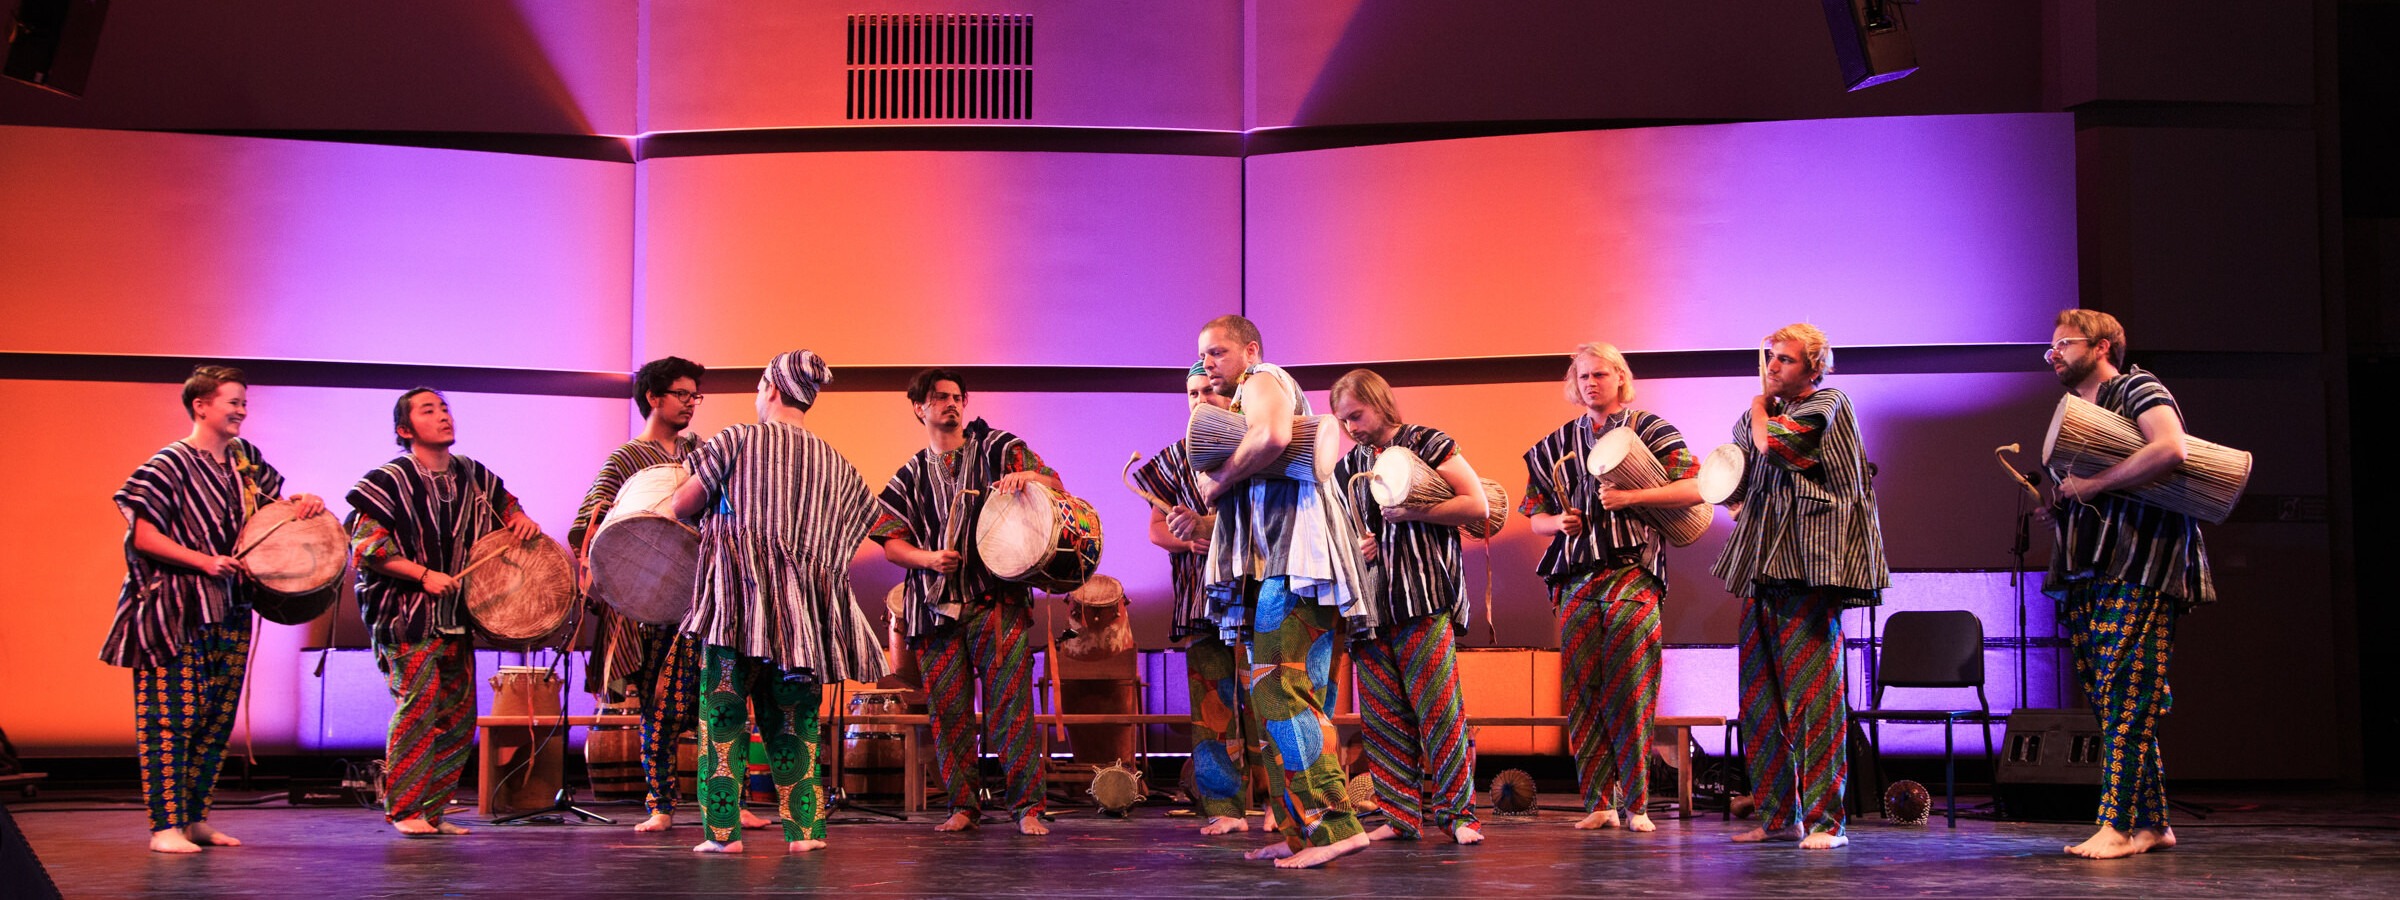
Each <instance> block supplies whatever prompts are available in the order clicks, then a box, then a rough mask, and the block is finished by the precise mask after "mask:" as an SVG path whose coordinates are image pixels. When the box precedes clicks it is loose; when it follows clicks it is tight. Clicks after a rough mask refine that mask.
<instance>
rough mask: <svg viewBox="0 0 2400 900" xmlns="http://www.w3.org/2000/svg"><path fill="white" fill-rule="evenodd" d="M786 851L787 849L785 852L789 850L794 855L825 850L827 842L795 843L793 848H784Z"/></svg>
mask: <svg viewBox="0 0 2400 900" xmlns="http://www.w3.org/2000/svg"><path fill="white" fill-rule="evenodd" d="M784 849H785V850H787V851H789V852H792V853H807V852H808V851H811V850H823V849H825V842H824V841H793V842H792V845H791V846H789V847H786V848H784Z"/></svg>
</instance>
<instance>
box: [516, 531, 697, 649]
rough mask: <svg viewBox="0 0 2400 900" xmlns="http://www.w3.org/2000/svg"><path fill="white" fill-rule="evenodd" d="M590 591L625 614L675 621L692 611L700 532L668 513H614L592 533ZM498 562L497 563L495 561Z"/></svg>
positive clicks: (650, 621)
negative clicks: (624, 514)
mask: <svg viewBox="0 0 2400 900" xmlns="http://www.w3.org/2000/svg"><path fill="white" fill-rule="evenodd" d="M589 556H590V559H591V564H592V593H594V594H597V595H599V597H600V599H602V600H605V601H607V602H608V605H610V606H612V607H615V608H616V610H617V611H618V612H620V613H624V614H625V617H626V618H629V619H632V620H634V621H636V622H640V623H642V624H644V625H673V624H676V623H678V622H681V621H683V617H684V614H685V613H689V612H691V611H692V595H693V592H694V590H695V589H696V588H697V587H698V585H699V583H700V533H699V532H697V531H693V530H692V528H691V526H689V525H685V524H683V523H682V522H678V521H676V520H674V519H670V518H667V517H665V516H657V515H651V514H649V513H636V514H634V515H631V516H627V517H625V518H621V519H620V518H618V517H617V516H616V515H615V514H614V513H611V514H610V515H609V518H608V523H607V524H605V525H602V526H601V527H600V533H598V534H595V535H592V545H591V550H590V553H589ZM495 565H497V563H495Z"/></svg>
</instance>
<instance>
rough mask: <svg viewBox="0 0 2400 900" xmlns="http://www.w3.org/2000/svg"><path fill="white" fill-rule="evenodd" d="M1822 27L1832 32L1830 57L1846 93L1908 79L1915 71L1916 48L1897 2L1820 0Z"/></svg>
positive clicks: (1888, 0)
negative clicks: (1839, 71)
mask: <svg viewBox="0 0 2400 900" xmlns="http://www.w3.org/2000/svg"><path fill="white" fill-rule="evenodd" d="M1821 2H1823V3H1824V4H1825V26H1826V27H1827V28H1829V29H1831V30H1832V31H1833V54H1834V56H1836V57H1838V58H1840V59H1841V62H1842V84H1843V85H1845V86H1847V87H1848V89H1849V90H1853V91H1855V90H1858V89H1859V88H1863V87H1873V86H1875V85H1878V84H1882V83H1884V82H1886V81H1894V80H1898V79H1901V78H1906V77H1908V75H1909V73H1911V72H1915V71H1916V70H1917V49H1916V45H1915V44H1913V43H1912V42H1910V41H1909V39H1908V20H1907V19H1904V18H1901V17H1900V3H1899V2H1898V0H1821Z"/></svg>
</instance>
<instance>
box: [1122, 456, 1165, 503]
mask: <svg viewBox="0 0 2400 900" xmlns="http://www.w3.org/2000/svg"><path fill="white" fill-rule="evenodd" d="M1141 461H1142V454H1141V451H1138V450H1137V451H1134V454H1133V458H1132V459H1128V460H1126V461H1125V471H1124V473H1123V478H1124V480H1125V489H1126V490H1129V491H1132V492H1134V494H1135V495H1136V496H1139V497H1141V498H1142V499H1144V500H1148V501H1150V507H1151V508H1152V509H1156V510H1158V512H1159V514H1160V515H1168V514H1171V513H1173V512H1174V510H1172V509H1170V508H1168V506H1167V502H1166V501H1164V500H1160V499H1158V498H1157V497H1155V496H1152V495H1151V493H1150V492H1149V491H1145V490H1142V489H1141V487H1140V486H1139V485H1136V484H1134V483H1133V464H1134V463H1138V462H1141Z"/></svg>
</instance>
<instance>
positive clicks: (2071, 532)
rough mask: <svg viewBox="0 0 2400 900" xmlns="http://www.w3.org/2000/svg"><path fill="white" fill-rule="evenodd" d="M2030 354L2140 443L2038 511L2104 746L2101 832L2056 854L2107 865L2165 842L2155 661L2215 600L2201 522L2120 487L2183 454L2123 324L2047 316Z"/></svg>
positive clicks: (2160, 683)
mask: <svg viewBox="0 0 2400 900" xmlns="http://www.w3.org/2000/svg"><path fill="white" fill-rule="evenodd" d="M2050 337H2051V340H2050V349H2049V351H2047V352H2046V353H2044V354H2043V357H2044V358H2045V359H2047V360H2048V361H2049V362H2050V367H2051V369H2052V370H2053V371H2055V372H2057V373H2058V381H2059V384H2061V385H2064V386H2065V387H2066V388H2067V390H2070V391H2073V392H2075V394H2076V395H2077V396H2079V397H2082V398H2083V399H2085V400H2087V401H2090V402H2092V403H2094V404H2097V405H2099V406H2100V407H2101V408H2103V409H2106V410H2108V411H2110V412H2113V413H2116V414H2118V415H2121V416H2124V417H2125V418H2128V419H2131V420H2133V423H2134V424H2135V425H2136V426H2138V427H2139V428H2140V429H2141V432H2142V448H2141V449H2140V450H2137V451H2135V452H2134V454H2133V455H2132V456H2129V457H2126V459H2125V461H2124V462H2120V463H2118V464H2116V465H2114V466H2110V467H2108V468H2107V469H2104V470H2102V471H2100V472H2099V473H2097V474H2094V475H2092V476H2091V477H2089V478H2079V477H2075V476H2065V477H2061V478H2059V479H2058V495H2059V497H2058V502H2057V504H2056V505H2055V506H2052V507H2051V508H2049V509H2046V510H2043V511H2042V513H2041V514H2042V517H2043V518H2045V519H2046V520H2048V521H2050V522H2051V523H2052V524H2054V525H2055V526H2056V528H2057V533H2058V540H2057V541H2056V542H2054V543H2053V544H2052V546H2051V552H2050V574H2049V577H2048V578H2046V579H2045V580H2044V581H2043V583H2042V591H2043V593H2047V594H2049V595H2050V596H2051V597H2053V598H2055V599H2057V600H2058V601H2059V620H2060V621H2061V622H2062V623H2064V624H2065V625H2066V626H2067V633H2068V637H2069V639H2070V640H2072V641H2073V643H2074V645H2075V673H2076V674H2077V675H2079V676H2081V677H2082V680H2083V691H2084V695H2085V697H2087V698H2088V699H2089V700H2090V701H2091V704H2092V712H2093V713H2094V714H2095V715H2096V716H2098V718H2099V720H2100V733H2101V734H2103V735H2105V736H2106V737H2107V740H2108V745H2107V748H2108V759H2107V764H2106V765H2103V766H2101V767H2100V811H2099V816H2098V821H2099V825H2100V830H2099V831H2098V832H2096V833H2094V834H2093V835H2092V836H2091V837H2090V838H2089V839H2087V840H2085V841H2084V842H2083V843H2080V844H2076V845H2074V846H2071V847H2068V848H2067V852H2068V853H2072V854H2075V855H2076V856H2083V857H2089V858H2092V859H2114V858H2117V857H2121V856H2131V855H2133V854H2136V853H2146V852H2149V851H2151V850H2158V849H2165V848H2168V847H2173V846H2175V829H2173V828H2170V827H2168V825H2167V792H2166V772H2165V767H2164V764H2163V763H2162V761H2161V759H2160V757H2159V747H2158V720H2159V717H2161V716H2164V715H2166V714H2167V711H2168V710H2169V709H2171V708H2173V707H2174V705H2175V696H2174V694H2173V693H2172V692H2171V691H2169V690H2168V687H2167V658H2168V657H2169V656H2170V655H2172V654H2173V652H2174V649H2175V620H2176V619H2177V618H2178V617H2179V616H2181V615H2182V614H2184V613H2186V612H2190V611H2191V610H2192V609H2193V608H2195V607H2198V606H2201V605H2203V604H2206V603H2212V602H2215V600H2216V599H2217V590H2216V586H2215V584H2214V583H2213V582H2211V580H2210V578H2209V574H2208V551H2207V549H2206V548H2205V547H2203V546H2201V542H2200V525H2199V523H2198V522H2196V521H2193V519H2192V518H2191V517H2190V516H2186V515H2183V514H2182V513H2177V512H2170V511H2168V510H2165V509H2161V508H2159V507H2156V506H2151V505H2150V504H2147V503H2143V502H2142V501H2140V500H2136V499H2134V498H2132V497H2129V496H2126V495H2124V494H2120V493H2111V492H2114V491H2122V490H2125V489H2128V488H2135V487H2140V486H2142V485H2145V484H2148V483H2150V482H2153V481H2156V480H2158V479H2159V478H2161V477H2164V476H2165V475H2166V474H2167V473H2168V472H2170V471H2172V470H2173V469H2174V468H2175V466H2176V465H2177V464H2179V463H2181V462H2183V459H2184V440H2183V408H2182V407H2180V406H2178V405H2176V403H2175V396H2174V395H2173V394H2169V393H2167V386H2166V385H2164V384H2161V383H2159V380H2158V377H2157V376H2155V375H2152V374H2150V373H2149V372H2145V371H2143V370H2142V369H2141V368H2140V367H2139V366H2129V365H2126V363H2125V328H2124V326H2122V325H2119V324H2118V323H2117V320H2116V317H2114V316H2111V315H2109V314H2107V313H2104V312H2098V311H2095V310H2088V309H2070V310H2066V311H2064V312H2061V313H2059V314H2058V319H2057V320H2056V322H2055V323H2054V328H2053V330H2052V331H2051V333H2050Z"/></svg>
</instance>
